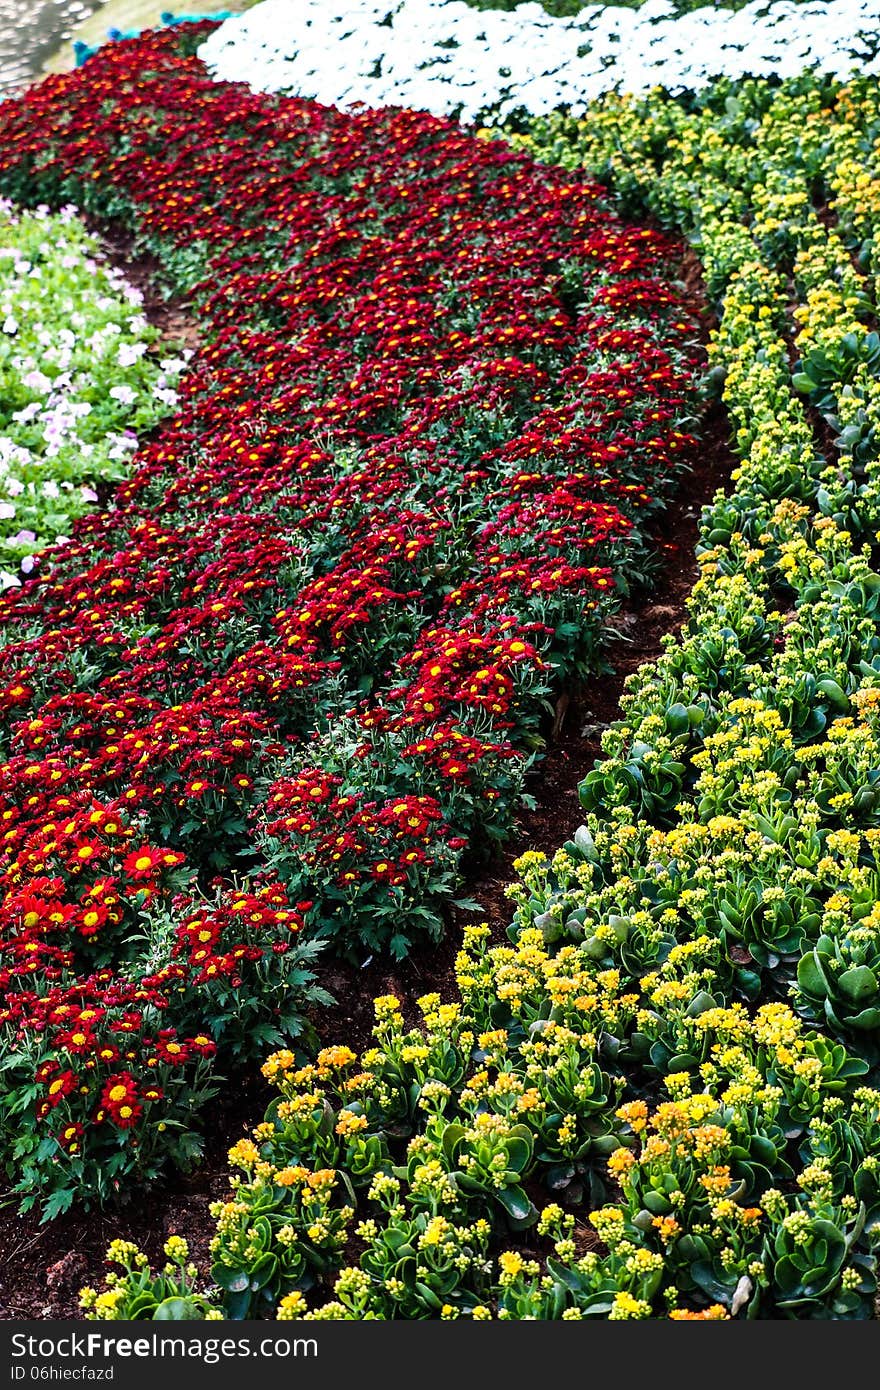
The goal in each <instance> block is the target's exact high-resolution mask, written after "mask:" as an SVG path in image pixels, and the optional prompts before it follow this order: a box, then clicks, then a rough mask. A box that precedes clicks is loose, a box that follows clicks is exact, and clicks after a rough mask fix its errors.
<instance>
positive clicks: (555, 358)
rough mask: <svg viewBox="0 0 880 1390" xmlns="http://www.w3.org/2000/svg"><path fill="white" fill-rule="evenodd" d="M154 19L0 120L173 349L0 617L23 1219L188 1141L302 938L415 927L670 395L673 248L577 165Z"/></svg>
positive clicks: (262, 1034)
mask: <svg viewBox="0 0 880 1390" xmlns="http://www.w3.org/2000/svg"><path fill="white" fill-rule="evenodd" d="M198 36H199V31H198V30H197V31H196V37H198ZM189 42H192V40H191V39H190V40H189ZM178 45H179V39H178V37H177V36H176V35H175V34H164V35H156V36H154V37H152V38H150V39H148V40H145V41H143V42H140V43H136V44H124V43H120V44H118V45H113V46H111V47H110V48H108V49H106V50H104V51H102V52H101V53H100V54H99V55H97V56H96V57H94V58H92V59H90V60H89V63H88V64H87V65H86V67H85V68H83V69H82V70H81V71H80V72H78V73H77V74H74V75H71V76H67V77H62V78H51V79H48V80H47V81H46V82H45V83H43V84H41V86H40V87H39V88H37V89H34V90H33V91H31V92H30V93H28V94H26V95H25V96H24V97H23V98H22V99H20V100H16V101H10V102H7V103H4V104H3V106H2V108H0V150H2V156H0V164H2V168H0V184H2V186H3V188H4V189H5V190H6V191H7V192H9V193H10V194H13V195H15V196H17V197H19V198H22V199H28V198H30V199H34V198H39V199H54V200H62V199H67V198H70V197H76V198H77V199H79V200H80V201H81V202H82V204H83V205H84V206H85V207H87V208H88V209H89V210H90V211H91V212H93V213H94V214H97V215H101V214H103V215H110V214H112V215H113V216H114V217H116V218H121V219H123V220H124V221H125V223H126V224H127V225H128V226H129V227H130V229H131V230H132V231H133V232H134V234H135V237H136V239H137V244H138V245H139V246H141V247H143V248H145V249H147V250H149V251H151V252H152V253H153V254H155V255H156V256H158V257H159V259H160V261H161V262H162V264H163V265H164V267H165V269H166V273H167V275H168V277H169V278H170V279H171V281H172V283H173V284H175V285H176V286H178V287H180V288H183V289H186V290H188V291H190V292H191V293H192V294H193V296H194V299H195V302H196V304H197V305H198V310H199V314H200V319H201V323H202V327H203V331H204V336H205V346H204V348H203V349H202V350H201V351H200V352H199V353H198V354H197V355H196V357H195V358H194V359H193V361H192V363H191V366H190V371H189V372H188V374H187V377H186V378H185V381H184V383H183V386H182V392H181V409H180V411H179V412H178V414H177V416H176V417H175V419H174V420H173V421H171V422H170V423H169V424H168V425H167V426H166V427H165V428H164V429H163V430H161V431H160V432H159V433H158V434H157V436H156V437H155V439H154V440H153V441H152V442H151V443H150V445H149V446H148V447H147V448H146V449H144V450H143V451H142V452H141V453H140V455H139V456H138V459H137V461H136V462H137V471H136V472H135V473H134V475H133V477H132V478H131V480H130V481H129V482H127V483H126V484H124V485H123V486H122V487H121V488H120V489H119V491H118V493H117V494H116V498H115V506H114V508H113V509H112V510H110V511H107V512H106V513H104V514H102V515H100V516H95V517H92V518H89V519H87V520H86V521H84V522H82V523H80V524H78V525H77V527H76V532H75V537H74V541H73V542H72V543H71V544H70V545H68V546H66V547H65V548H63V549H60V550H58V551H57V552H56V553H55V554H54V555H53V565H52V568H51V570H50V571H49V572H48V573H46V574H45V575H43V576H41V577H40V579H39V580H38V581H36V583H34V584H29V585H27V586H25V587H24V588H23V589H22V590H21V591H20V592H17V593H16V594H15V595H14V596H11V597H8V598H7V599H6V600H5V601H4V603H3V605H2V608H0V621H2V623H3V626H4V632H5V638H6V644H5V646H4V648H3V651H2V653H0V666H2V671H0V683H2V702H3V706H4V722H3V739H4V744H3V753H4V758H5V761H4V763H3V764H2V766H0V797H2V803H0V815H2V816H3V819H4V823H5V825H6V826H7V827H8V828H7V831H6V835H5V839H4V842H3V845H4V849H3V853H4V861H3V868H2V879H0V884H2V891H3V893H4V894H5V920H6V922H7V923H8V924H9V926H8V927H7V930H6V932H5V935H4V940H3V943H2V953H3V957H2V958H3V974H2V976H0V982H2V986H3V989H4V990H5V992H6V999H5V1005H4V1009H3V1012H2V1014H0V1022H2V1024H3V1026H4V1027H5V1029H6V1046H7V1048H8V1049H9V1052H10V1056H9V1058H8V1060H7V1072H6V1076H7V1084H8V1087H9V1090H8V1099H7V1100H6V1103H5V1116H6V1119H5V1133H4V1141H5V1146H6V1148H7V1151H11V1152H12V1157H11V1159H10V1162H11V1165H12V1166H13V1168H15V1169H16V1171H17V1174H18V1177H19V1183H18V1190H19V1191H20V1192H22V1193H23V1194H25V1197H24V1201H25V1204H26V1205H27V1204H29V1203H31V1202H33V1201H34V1200H35V1199H36V1196H37V1194H38V1192H39V1191H40V1189H41V1188H43V1189H45V1190H46V1191H49V1192H51V1194H52V1195H51V1197H50V1200H49V1203H48V1206H47V1212H48V1213H49V1214H52V1213H54V1212H55V1211H57V1210H59V1209H62V1208H63V1207H64V1205H66V1204H67V1203H69V1202H70V1200H71V1199H72V1198H73V1196H74V1195H75V1194H79V1195H85V1196H89V1195H97V1196H100V1197H103V1196H104V1195H106V1194H107V1193H108V1192H110V1191H112V1190H113V1189H114V1188H115V1186H116V1185H118V1184H120V1183H121V1182H123V1181H124V1180H127V1179H129V1178H130V1177H131V1175H132V1174H133V1173H135V1172H139V1173H140V1174H141V1175H147V1176H149V1175H150V1174H151V1173H152V1172H154V1171H155V1169H156V1166H157V1165H158V1164H159V1163H160V1162H161V1160H162V1157H163V1155H165V1156H168V1157H170V1158H174V1159H176V1160H178V1161H186V1160H187V1158H188V1157H189V1156H190V1155H191V1154H192V1153H193V1152H194V1150H195V1149H196V1147H197V1141H196V1139H195V1137H194V1135H193V1134H192V1125H193V1122H194V1118H195V1116H196V1115H197V1112H198V1110H199V1108H200V1107H201V1106H202V1105H203V1104H204V1103H205V1101H206V1099H207V1097H208V1095H209V1087H210V1084H211V1083H210V1072H211V1066H212V1064H211V1058H212V1056H213V1053H214V1051H215V1049H216V1047H217V1046H218V1045H219V1046H220V1048H221V1050H222V1051H223V1053H224V1054H225V1055H226V1057H227V1058H241V1057H243V1056H245V1055H247V1054H248V1053H250V1054H253V1053H254V1052H255V1051H256V1052H257V1053H258V1054H260V1053H262V1052H263V1051H264V1050H265V1048H266V1046H267V1044H268V1045H271V1044H272V1043H273V1042H277V1041H280V1040H281V1038H282V1037H284V1038H289V1037H291V1036H294V1035H295V1033H296V1030H297V1028H299V1027H301V1026H302V1016H303V1013H304V1011H305V1009H306V1008H307V1006H308V1005H309V1003H310V1002H315V1001H316V1000H318V999H320V998H321V997H322V996H321V994H320V992H319V991H317V990H316V988H315V986H314V985H313V984H312V982H311V980H312V977H311V975H310V972H309V969H308V965H309V961H310V960H311V959H312V957H313V956H314V952H315V949H316V945H317V944H318V943H319V942H320V941H321V940H332V941H333V942H334V943H335V945H336V946H337V947H338V949H340V950H342V951H345V952H348V953H349V954H351V955H354V956H355V957H356V958H360V959H362V958H363V955H364V953H365V952H366V951H369V950H374V949H377V948H380V949H390V950H391V951H392V952H393V953H395V954H397V955H402V954H404V953H405V952H406V951H407V950H408V948H409V945H410V943H411V941H412V940H413V938H414V937H415V936H416V935H422V936H427V937H428V938H429V939H436V938H437V937H438V935H439V934H440V932H441V930H442V927H443V919H444V910H445V904H446V903H447V902H448V900H449V898H450V896H451V895H452V894H453V893H454V891H455V889H456V886H457V884H458V882H459V879H460V863H461V858H462V854H463V852H464V851H465V850H466V849H467V848H468V847H469V846H470V847H471V848H472V849H474V850H478V849H479V848H480V846H483V847H485V846H486V845H490V846H491V844H493V843H494V842H495V841H497V840H498V839H500V838H503V837H504V835H505V834H507V833H508V831H509V829H510V826H511V824H512V817H513V813H514V809H515V806H516V804H517V801H518V799H520V798H521V795H522V787H523V779H524V776H525V773H526V771H527V770H528V767H529V766H530V763H531V762H532V760H533V758H534V756H535V753H536V751H537V750H538V749H539V748H540V746H541V738H540V730H541V724H542V720H543V719H544V717H545V710H546V702H547V696H548V695H549V693H550V692H551V690H552V689H553V688H554V687H557V688H558V686H559V684H560V683H561V682H566V681H568V682H570V681H573V680H578V679H580V678H582V677H583V676H584V675H585V674H586V673H588V672H591V671H594V670H596V669H597V666H598V665H599V662H600V660H601V647H602V634H603V622H604V619H605V617H606V615H607V614H608V613H609V612H610V611H611V610H612V608H613V606H614V596H615V594H616V593H617V592H619V591H620V590H621V589H625V587H626V585H627V583H628V582H632V581H635V580H638V579H639V578H640V577H644V576H645V575H646V574H647V573H649V572H650V566H651V563H652V561H651V554H650V551H651V548H650V543H649V540H648V535H647V527H648V526H649V525H650V524H651V523H652V519H653V518H655V517H656V515H657V512H658V508H659V506H660V505H661V503H662V502H663V500H664V499H665V498H666V497H667V496H668V495H669V494H670V492H671V490H672V487H673V485H674V479H675V473H676V470H677V469H678V468H679V467H680V466H681V464H682V463H684V461H685V460H686V458H687V455H688V452H689V450H690V449H691V448H692V445H693V438H692V436H691V434H690V433H689V432H688V431H689V424H690V422H691V421H692V418H693V416H694V414H695V412H697V411H698V410H699V397H698V391H697V374H698V369H699V368H700V366H701V349H700V347H699V344H698V342H697V328H696V325H695V322H694V321H693V320H692V318H691V317H690V316H689V314H688V312H687V311H686V310H685V309H684V307H683V305H682V303H681V300H680V298H679V297H678V295H677V294H676V293H675V292H674V291H673V290H672V289H670V288H669V286H668V285H667V284H666V283H665V277H666V275H667V273H668V270H669V268H670V266H671V265H672V264H673V263H674V258H675V255H676V247H675V246H674V245H673V244H672V243H670V242H669V241H668V240H667V239H665V238H663V237H662V236H660V235H658V234H657V233H654V232H650V231H644V230H640V229H638V228H631V227H627V226H625V225H623V224H622V223H621V222H620V221H619V220H618V219H617V218H616V217H615V216H614V215H613V214H612V213H611V212H610V211H609V210H608V209H607V208H606V207H605V206H604V204H603V202H602V199H601V195H600V192H599V190H598V189H596V188H595V187H594V186H593V185H592V184H590V183H588V182H587V181H585V180H583V179H581V178H577V177H575V178H572V177H570V176H568V175H566V174H563V173H556V172H553V171H550V170H544V169H541V168H538V167H536V166H535V165H534V164H533V163H532V162H531V161H530V160H529V159H527V158H525V157H523V156H518V155H514V154H512V153H511V152H509V151H507V150H505V149H503V148H501V147H500V146H498V145H495V144H491V143H488V142H480V141H477V140H475V139H474V138H473V137H471V136H466V135H463V134H461V133H460V132H459V131H458V130H457V129H456V128H455V127H454V126H451V125H449V124H447V123H442V122H438V121H436V120H434V119H433V118H431V117H426V116H416V115H412V114H409V113H397V114H390V115H389V114H380V115H375V114H370V113H362V114H360V115H358V116H354V117H352V116H347V115H342V114H340V113H338V112H334V111H330V110H326V109H324V108H321V107H318V106H316V105H314V104H311V103H301V102H291V101H284V100H274V99H267V98H264V97H260V96H254V95H253V94H250V93H248V92H247V91H246V90H245V89H243V88H242V87H227V86H223V85H218V84H215V83H214V82H212V81H211V80H210V79H209V78H208V77H207V76H206V75H205V73H204V70H203V68H202V67H201V65H200V64H199V63H198V62H197V61H195V60H194V59H191V58H187V57H185V56H181V55H180V53H179V52H178ZM96 106H100V109H101V111H102V117H101V120H100V121H99V122H96V121H95V114H94V113H95V110H96ZM242 305H245V306H246V308H247V313H246V318H244V319H243V314H242Z"/></svg>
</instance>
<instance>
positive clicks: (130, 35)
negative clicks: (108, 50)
mask: <svg viewBox="0 0 880 1390" xmlns="http://www.w3.org/2000/svg"><path fill="white" fill-rule="evenodd" d="M235 13H236V11H235V10H214V11H213V12H212V13H211V14H175V13H174V11H173V10H163V11H162V13H161V14H160V15H159V20H160V22H161V23H162V24H164V25H165V26H166V28H170V27H171V26H172V25H174V24H200V23H201V22H202V21H203V20H205V19H213V20H215V21H216V22H217V23H220V22H221V21H222V20H224V19H232V18H233V17H234V16H235ZM143 32H144V31H143V29H116V28H113V29H108V30H107V38H108V39H109V40H110V41H111V43H116V42H117V41H118V40H119V39H136V38H139V37H140V35H141V34H142V33H143ZM99 47H100V44H88V43H84V42H83V40H82V39H74V41H73V58H74V65H75V66H76V67H78V68H81V67H82V65H83V63H85V62H86V60H87V59H89V58H91V57H92V55H93V54H94V53H97V51H98V49H99Z"/></svg>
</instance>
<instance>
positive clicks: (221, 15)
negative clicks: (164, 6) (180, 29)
mask: <svg viewBox="0 0 880 1390" xmlns="http://www.w3.org/2000/svg"><path fill="white" fill-rule="evenodd" d="M234 15H235V11H234V10H214V11H213V13H211V14H175V13H174V11H173V10H163V11H162V13H161V14H160V16H159V19H160V20H161V22H162V23H163V24H165V25H168V26H169V27H170V26H171V25H172V24H201V23H202V21H203V20H205V19H214V20H217V21H218V23H219V21H220V20H223V19H232V18H233V17H234Z"/></svg>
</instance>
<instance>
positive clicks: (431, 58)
mask: <svg viewBox="0 0 880 1390" xmlns="http://www.w3.org/2000/svg"><path fill="white" fill-rule="evenodd" d="M878 50H880V0H827V3H826V0H806V2H805V3H800V4H798V3H794V0H751V3H749V4H747V5H746V6H745V8H744V9H741V10H739V11H733V10H727V9H716V8H713V7H707V8H704V9H698V10H693V11H691V12H690V13H688V14H681V15H679V14H678V13H677V12H676V9H675V6H674V5H673V4H670V3H668V0H647V3H646V4H644V5H642V7H641V8H640V9H630V8H626V7H623V6H618V5H614V6H611V5H607V6H606V5H590V6H588V7H587V8H586V9H584V10H582V11H581V13H580V14H578V15H577V16H576V17H575V18H573V19H557V18H554V17H553V16H551V15H548V14H547V13H546V11H545V10H544V9H543V8H542V7H541V6H540V5H539V4H536V3H529V4H524V5H520V6H519V7H518V8H517V9H516V10H513V11H510V12H507V11H502V10H475V9H472V8H471V7H470V6H469V5H467V4H465V3H464V0H296V3H295V4H291V3H290V0H263V3H262V4H259V5H257V6H256V7H255V8H254V9H251V10H248V11H246V12H245V13H244V14H242V15H237V16H235V17H234V18H232V19H228V20H227V21H226V22H225V23H224V24H222V25H221V26H220V28H219V29H217V30H215V32H214V33H213V34H212V35H211V36H210V38H209V39H207V40H206V42H205V43H204V44H202V46H201V48H200V49H199V56H200V57H201V58H202V59H203V60H204V61H205V62H206V63H207V65H208V67H209V68H210V69H211V71H212V73H213V75H214V76H215V77H217V78H223V79H227V80H230V81H239V82H247V83H249V85H250V86H251V87H253V88H255V89H256V90H258V91H267V92H287V93H290V94H292V95H296V96H303V97H311V98H314V99H315V100H317V101H320V102H324V103H326V104H327V105H333V106H349V105H351V104H352V103H354V102H363V103H365V104H366V105H367V106H372V107H378V106H386V105H398V106H408V107H413V108H415V109H418V110H427V111H432V112H434V113H435V114H437V115H447V114H451V115H458V116H460V118H461V119H462V120H473V119H475V118H476V117H478V116H479V115H480V114H481V113H483V112H489V111H491V112H493V113H495V112H497V113H498V114H500V115H502V116H503V115H505V114H508V113H509V112H511V111H513V110H516V109H517V108H525V109H526V110H528V111H530V112H531V113H532V114H533V115H540V114H544V113H546V112H548V111H552V110H554V109H556V108H557V107H559V106H568V107H570V108H571V110H572V111H574V112H579V111H582V110H583V109H584V107H585V106H586V104H587V103H588V102H589V101H591V100H592V99H593V98H595V97H597V96H599V95H600V94H601V93H602V92H605V91H609V90H612V89H618V90H621V91H629V92H638V91H644V90H646V89H648V88H651V87H657V86H662V87H665V88H666V89H667V90H668V91H671V92H676V91H685V90H695V89H698V88H700V87H702V86H705V85H706V84H708V83H709V82H711V81H712V80H713V79H714V78H716V77H720V76H727V77H732V78H738V77H743V76H753V77H768V76H771V75H773V74H776V75H778V76H779V77H793V76H797V75H798V73H800V72H802V71H803V70H804V69H805V68H816V69H819V70H821V71H823V72H827V73H831V74H835V75H839V76H846V75H848V74H849V73H850V72H851V71H852V70H853V69H854V68H857V69H859V70H860V71H863V72H868V73H873V74H877V73H880V57H878Z"/></svg>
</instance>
